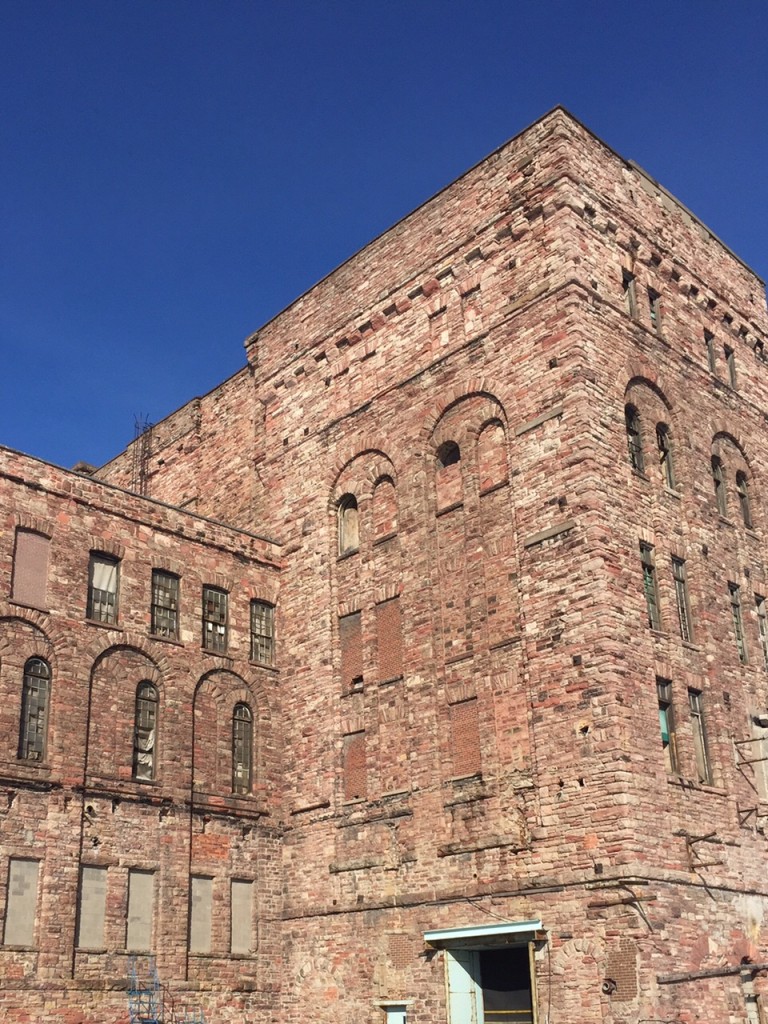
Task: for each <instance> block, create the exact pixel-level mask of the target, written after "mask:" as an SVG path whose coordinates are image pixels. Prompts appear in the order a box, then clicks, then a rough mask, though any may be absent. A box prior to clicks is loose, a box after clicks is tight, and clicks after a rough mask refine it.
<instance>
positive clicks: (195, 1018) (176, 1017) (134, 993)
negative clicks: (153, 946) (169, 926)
mask: <svg viewBox="0 0 768 1024" xmlns="http://www.w3.org/2000/svg"><path fill="white" fill-rule="evenodd" d="M146 959H147V968H146V971H145V973H144V974H143V975H142V974H141V973H140V971H139V959H138V957H135V956H133V957H131V959H130V970H129V985H128V1011H129V1013H130V1019H131V1024H206V1021H205V1015H204V1013H203V1011H202V1010H201V1009H199V1008H195V1009H192V1010H190V1009H187V1008H186V1007H185V1008H184V1009H178V1008H177V1007H176V1005H175V1002H174V999H173V997H172V995H171V993H170V992H168V990H167V989H165V988H164V987H163V985H161V984H160V976H159V975H158V973H157V964H156V962H155V958H154V957H153V956H150V957H147V958H146Z"/></svg>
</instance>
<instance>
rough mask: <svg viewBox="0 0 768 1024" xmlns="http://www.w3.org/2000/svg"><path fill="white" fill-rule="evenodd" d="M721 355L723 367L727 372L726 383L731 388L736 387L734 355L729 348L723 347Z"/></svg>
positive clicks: (728, 346)
mask: <svg viewBox="0 0 768 1024" xmlns="http://www.w3.org/2000/svg"><path fill="white" fill-rule="evenodd" d="M723 355H724V356H725V365H726V368H727V370H728V383H729V384H730V385H731V387H732V388H735V387H736V353H735V352H734V351H733V349H732V348H731V347H730V345H725V346H724V347H723Z"/></svg>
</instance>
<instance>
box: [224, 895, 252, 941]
mask: <svg viewBox="0 0 768 1024" xmlns="http://www.w3.org/2000/svg"><path fill="white" fill-rule="evenodd" d="M230 897H231V898H230V906H231V914H230V930H229V949H230V952H231V953H234V954H235V956H247V955H248V954H249V953H251V952H252V951H253V882H251V881H245V880H240V879H236V878H233V879H232V883H231V886H230Z"/></svg>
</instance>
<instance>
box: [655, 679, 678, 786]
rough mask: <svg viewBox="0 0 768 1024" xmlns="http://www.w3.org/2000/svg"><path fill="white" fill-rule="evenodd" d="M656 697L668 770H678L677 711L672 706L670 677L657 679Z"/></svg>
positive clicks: (662, 744)
mask: <svg viewBox="0 0 768 1024" xmlns="http://www.w3.org/2000/svg"><path fill="white" fill-rule="evenodd" d="M656 698H657V700H658V703H659V727H660V729H661V746H662V749H663V751H664V760H665V761H666V765H667V771H668V772H677V746H676V742H675V713H674V709H673V707H672V683H670V681H669V680H668V679H657V680H656Z"/></svg>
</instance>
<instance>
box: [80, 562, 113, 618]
mask: <svg viewBox="0 0 768 1024" xmlns="http://www.w3.org/2000/svg"><path fill="white" fill-rule="evenodd" d="M118 564H119V563H118V561H117V559H116V558H110V557H109V556H108V555H92V556H91V565H90V580H89V586H88V609H87V615H88V618H89V619H95V620H96V621H97V622H108V623H114V622H117V579H118Z"/></svg>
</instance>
